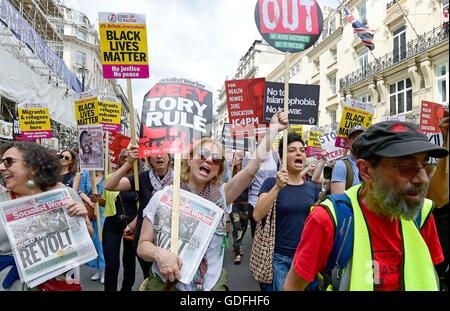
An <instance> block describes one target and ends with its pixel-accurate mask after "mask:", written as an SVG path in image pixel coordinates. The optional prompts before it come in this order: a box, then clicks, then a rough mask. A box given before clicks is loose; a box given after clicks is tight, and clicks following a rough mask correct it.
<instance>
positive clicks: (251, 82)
mask: <svg viewBox="0 0 450 311" xmlns="http://www.w3.org/2000/svg"><path fill="white" fill-rule="evenodd" d="M264 85H265V79H264V78H257V79H248V80H232V81H225V90H226V94H227V106H228V117H229V120H230V124H231V130H232V131H234V130H235V129H236V128H238V127H245V126H247V125H250V124H255V125H257V124H261V123H264V121H263V111H264Z"/></svg>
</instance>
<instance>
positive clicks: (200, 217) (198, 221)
mask: <svg viewBox="0 0 450 311" xmlns="http://www.w3.org/2000/svg"><path fill="white" fill-rule="evenodd" d="M172 190H173V188H172V187H166V188H164V190H163V193H162V195H161V198H160V200H159V201H158V206H157V209H156V212H155V219H154V223H153V225H154V228H155V232H156V238H155V244H156V245H157V246H159V247H162V248H165V249H167V250H170V237H171V223H172ZM222 215H223V210H222V209H221V208H220V207H218V206H217V205H215V204H214V203H212V202H210V201H208V200H206V199H204V198H202V197H200V196H198V195H195V194H193V193H190V192H188V191H185V190H182V189H181V190H180V222H179V223H180V227H179V242H178V245H179V250H178V256H180V258H181V259H182V261H183V266H182V267H181V279H179V281H180V282H181V283H184V284H189V283H190V282H191V281H192V279H193V278H194V276H195V273H196V272H197V268H198V267H199V265H200V261H201V260H202V258H203V256H204V255H205V252H206V249H207V247H208V245H209V243H210V241H211V239H212V237H213V234H214V231H215V230H216V227H217V225H218V224H219V221H220V220H221V218H222Z"/></svg>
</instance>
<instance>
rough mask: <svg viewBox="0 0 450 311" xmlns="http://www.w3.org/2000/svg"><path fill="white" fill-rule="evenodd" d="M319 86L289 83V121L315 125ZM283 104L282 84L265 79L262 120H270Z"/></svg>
mask: <svg viewBox="0 0 450 311" xmlns="http://www.w3.org/2000/svg"><path fill="white" fill-rule="evenodd" d="M319 95H320V86H318V85H306V84H294V83H290V84H289V102H288V103H289V123H290V124H304V125H317V122H318V119H319V118H318V116H319ZM283 105H284V84H283V83H278V82H267V81H266V92H265V97H264V120H265V121H266V122H270V119H271V118H272V116H273V115H274V114H275V113H277V111H282V110H283Z"/></svg>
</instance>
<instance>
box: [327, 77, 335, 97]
mask: <svg viewBox="0 0 450 311" xmlns="http://www.w3.org/2000/svg"><path fill="white" fill-rule="evenodd" d="M328 85H329V86H330V96H333V95H336V75H333V76H330V77H328Z"/></svg>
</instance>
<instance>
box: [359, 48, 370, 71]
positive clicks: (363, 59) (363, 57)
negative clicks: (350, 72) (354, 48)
mask: <svg viewBox="0 0 450 311" xmlns="http://www.w3.org/2000/svg"><path fill="white" fill-rule="evenodd" d="M358 63H359V69H361V70H364V69H366V66H367V64H368V63H369V53H368V52H367V48H365V49H364V50H363V51H361V52H360V53H359V54H358Z"/></svg>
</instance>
